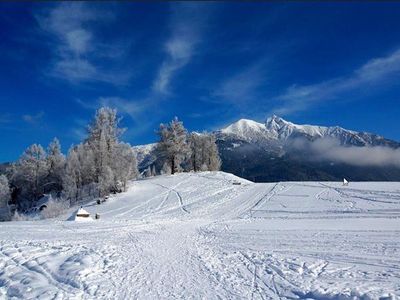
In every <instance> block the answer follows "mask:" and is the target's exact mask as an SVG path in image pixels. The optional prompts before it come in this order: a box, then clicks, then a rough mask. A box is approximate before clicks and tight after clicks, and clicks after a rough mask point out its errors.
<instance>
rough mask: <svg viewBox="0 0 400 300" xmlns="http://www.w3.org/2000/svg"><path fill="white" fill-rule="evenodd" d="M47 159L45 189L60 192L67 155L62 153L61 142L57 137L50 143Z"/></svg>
mask: <svg viewBox="0 0 400 300" xmlns="http://www.w3.org/2000/svg"><path fill="white" fill-rule="evenodd" d="M46 160H47V167H48V175H47V177H46V183H45V191H50V192H60V191H61V190H62V177H63V173H64V167H65V156H64V155H63V154H62V153H61V146H60V142H59V141H58V139H57V138H54V140H53V141H52V142H51V143H50V144H49V147H48V149H47V158H46Z"/></svg>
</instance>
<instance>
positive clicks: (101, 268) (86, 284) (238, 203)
mask: <svg viewBox="0 0 400 300" xmlns="http://www.w3.org/2000/svg"><path fill="white" fill-rule="evenodd" d="M238 182H240V183H241V184H240V185H239V184H237V183H238ZM233 183H235V184H233ZM76 209H77V208H71V211H70V212H68V213H67V214H66V215H64V216H62V217H60V218H58V219H53V220H43V221H31V222H26V221H25V222H4V223H1V226H0V299H176V298H179V299H379V298H381V299H396V298H397V297H399V296H400V183H388V182H379V183H378V182H363V183H361V182H350V184H349V186H343V185H342V182H280V183H251V182H249V181H246V180H243V179H240V178H238V177H235V176H233V175H231V174H227V173H223V172H204V173H186V174H177V175H170V176H157V177H154V178H149V179H144V180H139V181H135V182H132V183H131V184H130V187H129V189H128V191H127V192H125V193H121V194H118V195H114V196H112V197H110V198H109V199H108V200H107V201H106V202H105V203H102V204H100V205H97V204H96V203H94V202H93V203H88V204H87V205H85V206H84V209H85V210H87V211H88V212H89V213H90V214H91V215H94V214H95V213H98V214H100V219H99V220H94V221H93V222H88V223H76V222H68V221H66V220H67V219H68V217H69V216H70V215H71V213H72V212H73V211H76Z"/></svg>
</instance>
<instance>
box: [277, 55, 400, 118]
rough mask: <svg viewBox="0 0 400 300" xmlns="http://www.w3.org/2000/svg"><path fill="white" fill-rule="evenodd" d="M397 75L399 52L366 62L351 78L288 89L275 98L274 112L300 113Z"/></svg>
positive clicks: (399, 64)
mask: <svg viewBox="0 0 400 300" xmlns="http://www.w3.org/2000/svg"><path fill="white" fill-rule="evenodd" d="M398 73H400V49H399V50H397V51H395V52H393V53H391V54H390V55H388V56H385V57H380V58H374V59H371V60H369V61H368V62H367V63H365V64H364V65H363V66H361V67H360V68H358V69H356V70H355V71H354V72H353V73H352V74H350V75H348V76H344V77H338V78H334V79H332V80H328V81H324V82H320V83H317V84H312V85H306V86H298V85H293V86H291V87H289V88H288V89H287V90H286V92H285V93H283V94H282V95H279V96H278V97H276V98H275V100H276V101H278V102H279V104H278V106H277V107H276V109H275V112H276V113H278V114H282V115H287V114H290V113H294V112H298V111H303V110H305V109H307V108H308V107H310V106H311V105H313V104H316V103H319V102H320V101H324V100H332V99H334V98H335V97H337V96H338V95H339V94H341V93H343V92H348V91H353V90H356V89H361V88H370V87H376V86H377V85H379V84H381V83H382V82H383V81H384V80H387V79H388V78H389V77H390V76H393V75H394V74H398Z"/></svg>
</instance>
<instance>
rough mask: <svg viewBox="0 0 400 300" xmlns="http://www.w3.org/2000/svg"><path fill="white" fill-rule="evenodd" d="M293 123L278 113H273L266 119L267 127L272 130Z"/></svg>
mask: <svg viewBox="0 0 400 300" xmlns="http://www.w3.org/2000/svg"><path fill="white" fill-rule="evenodd" d="M289 124H291V123H290V122H288V121H286V120H284V119H282V118H281V117H279V116H277V115H272V116H271V117H269V118H268V119H267V120H266V121H265V127H266V128H267V129H270V130H278V129H279V128H281V127H283V126H285V125H289Z"/></svg>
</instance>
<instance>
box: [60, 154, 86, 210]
mask: <svg viewBox="0 0 400 300" xmlns="http://www.w3.org/2000/svg"><path fill="white" fill-rule="evenodd" d="M81 183H82V180H81V165H80V162H79V158H78V150H77V148H76V147H75V148H74V147H71V149H70V150H69V152H68V156H67V161H66V166H65V174H64V177H63V190H64V194H65V196H66V198H68V199H70V200H71V201H72V202H76V201H77V200H78V191H79V188H80V187H81Z"/></svg>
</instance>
